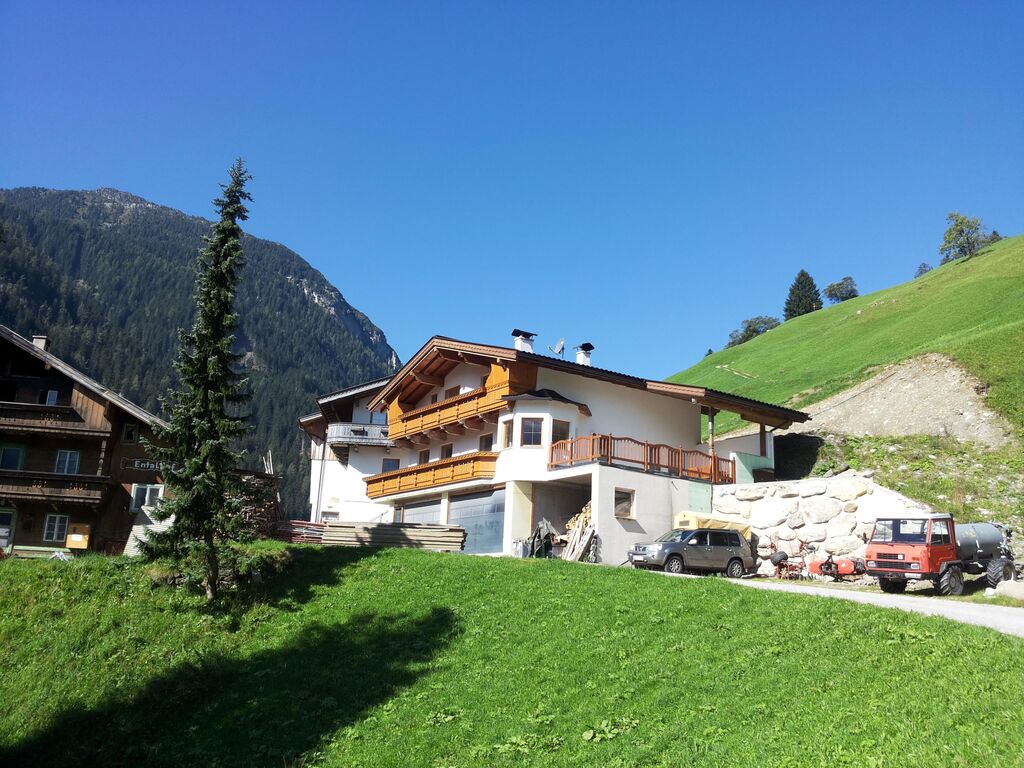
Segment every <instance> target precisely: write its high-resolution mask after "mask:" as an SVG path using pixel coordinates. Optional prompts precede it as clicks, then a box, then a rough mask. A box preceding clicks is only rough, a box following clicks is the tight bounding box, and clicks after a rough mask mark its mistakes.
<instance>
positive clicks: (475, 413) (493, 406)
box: [388, 363, 537, 442]
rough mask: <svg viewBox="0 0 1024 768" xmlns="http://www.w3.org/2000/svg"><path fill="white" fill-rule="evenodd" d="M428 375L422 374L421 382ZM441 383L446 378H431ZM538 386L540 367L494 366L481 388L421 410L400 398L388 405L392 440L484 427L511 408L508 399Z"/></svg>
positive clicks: (497, 364)
mask: <svg viewBox="0 0 1024 768" xmlns="http://www.w3.org/2000/svg"><path fill="white" fill-rule="evenodd" d="M414 375H415V374H414ZM424 376H425V375H423V374H421V379H419V381H422V380H423V377H424ZM440 380H443V379H442V378H439V377H438V376H437V375H434V376H430V378H429V379H427V381H429V382H431V383H433V382H436V381H440ZM414 381H417V380H416V379H414ZM536 384H537V368H536V366H532V365H524V364H516V363H511V364H499V363H492V364H491V365H490V371H489V373H488V374H487V378H486V381H485V382H484V384H483V386H482V387H479V388H478V389H474V390H471V391H469V392H463V393H462V394H459V395H456V396H454V397H450V398H446V399H444V400H441V401H440V402H438V403H431V404H430V405H425V406H421V407H419V408H414V407H412V406H411V405H410V404H409V403H406V402H404V401H402V400H400V399H398V398H396V399H395V400H393V401H392V402H391V403H390V404H389V405H388V437H390V438H391V439H392V440H399V439H402V438H406V439H411V438H413V436H416V435H421V434H425V433H427V432H429V431H430V430H439V431H442V432H443V431H444V430H445V429H447V428H450V427H454V428H455V429H460V428H469V429H473V428H475V427H477V426H480V427H482V426H483V424H484V423H486V422H487V421H493V419H488V417H489V416H493V415H495V414H497V413H498V411H500V410H501V409H502V408H505V407H507V406H508V403H507V402H506V401H505V399H504V398H505V397H507V396H509V395H517V394H520V393H522V392H526V391H528V390H530V389H532V388H533V387H535V386H536ZM413 442H415V440H413Z"/></svg>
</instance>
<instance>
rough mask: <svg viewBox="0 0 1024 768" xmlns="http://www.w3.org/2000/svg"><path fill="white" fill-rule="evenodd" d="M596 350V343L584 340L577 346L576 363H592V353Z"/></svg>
mask: <svg viewBox="0 0 1024 768" xmlns="http://www.w3.org/2000/svg"><path fill="white" fill-rule="evenodd" d="M593 351H594V345H593V344H591V343H590V342H589V341H584V342H583V343H582V344H580V345H579V346H578V347H576V365H590V353H591V352H593Z"/></svg>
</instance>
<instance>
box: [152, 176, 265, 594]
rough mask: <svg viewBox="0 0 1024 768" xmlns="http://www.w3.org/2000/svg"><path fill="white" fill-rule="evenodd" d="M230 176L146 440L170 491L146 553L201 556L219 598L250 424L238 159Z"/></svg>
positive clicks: (236, 521)
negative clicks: (173, 379)
mask: <svg viewBox="0 0 1024 768" xmlns="http://www.w3.org/2000/svg"><path fill="white" fill-rule="evenodd" d="M230 174H231V183H230V184H228V185H227V186H223V185H222V188H223V190H224V193H223V196H222V197H220V198H217V199H216V200H214V205H215V206H216V208H217V211H218V213H219V214H220V221H218V222H217V223H216V224H214V225H213V233H212V236H211V237H208V238H207V240H206V247H205V248H204V249H203V251H202V252H201V253H200V255H199V270H198V275H197V277H196V287H195V303H196V319H195V324H194V325H193V326H192V330H191V331H189V332H185V331H180V332H179V347H178V357H177V360H176V361H175V364H174V367H175V369H176V370H177V372H178V376H179V379H180V383H179V384H178V387H177V389H176V390H174V391H172V392H171V393H169V395H168V397H167V398H166V399H165V401H164V404H165V406H166V407H167V408H168V409H169V410H170V424H169V426H168V427H167V428H166V429H158V430H156V434H155V442H154V443H152V444H149V445H148V446H147V447H148V448H149V450H150V453H151V455H152V456H153V457H154V458H155V459H156V460H158V461H159V462H160V463H161V471H162V473H163V476H164V482H165V483H166V486H167V489H168V491H169V492H170V493H169V498H168V499H167V500H166V501H164V502H162V503H161V504H160V505H158V509H157V512H156V517H157V519H159V520H166V519H168V518H169V517H171V516H172V515H173V516H174V522H173V524H172V525H171V526H170V527H169V528H168V529H167V530H165V531H163V532H160V533H153V534H151V535H150V540H149V543H148V544H147V546H146V550H147V554H149V555H150V556H151V557H155V556H161V555H167V556H171V557H173V558H174V559H175V560H176V561H177V562H178V563H180V564H187V565H189V566H193V565H198V570H199V572H200V573H202V574H203V584H204V586H205V588H206V599H207V600H215V599H216V597H217V590H218V584H219V581H220V572H221V568H220V566H221V559H222V556H223V553H222V548H223V547H224V544H225V543H226V542H228V541H230V540H234V539H238V538H240V537H242V536H243V535H244V533H243V521H242V514H241V507H242V494H241V489H240V483H239V479H238V475H237V474H236V467H237V466H238V465H239V462H240V460H241V454H240V452H238V451H237V450H236V449H235V447H234V446H235V445H236V443H237V441H238V439H239V438H241V437H242V436H243V435H244V434H245V432H246V430H247V429H248V427H247V425H246V423H245V421H246V420H245V418H244V417H240V416H238V415H236V413H237V411H238V410H239V408H240V407H241V406H242V405H244V404H245V403H246V402H248V399H249V398H248V395H247V394H246V393H245V391H244V386H245V381H244V380H243V379H242V377H241V376H240V375H239V374H238V373H236V370H235V369H236V367H237V366H238V364H239V359H240V355H238V354H236V353H235V352H233V351H232V345H233V343H234V339H235V337H234V332H235V330H236V329H237V327H238V315H237V314H236V313H235V310H234V302H235V290H236V287H237V285H238V272H239V270H240V269H241V267H242V266H243V265H244V263H245V262H244V258H243V256H242V247H241V243H240V241H241V238H242V228H241V226H239V222H240V221H245V220H246V219H247V218H248V210H247V209H246V207H245V201H247V200H251V199H252V198H251V197H250V196H249V193H248V192H246V191H245V183H246V181H248V180H249V179H250V176H249V174H248V172H246V170H245V166H244V165H243V163H242V161H241V160H237V161H235V164H234V165H233V166H232V167H231V170H230Z"/></svg>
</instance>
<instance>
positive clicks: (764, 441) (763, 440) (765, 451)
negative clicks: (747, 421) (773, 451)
mask: <svg viewBox="0 0 1024 768" xmlns="http://www.w3.org/2000/svg"><path fill="white" fill-rule="evenodd" d="M760 426H761V431H760V435H759V437H760V438H761V455H762V456H767V455H768V440H767V438H766V437H765V433H764V424H763V423H762V424H761V425H760Z"/></svg>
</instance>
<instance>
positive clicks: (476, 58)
mask: <svg viewBox="0 0 1024 768" xmlns="http://www.w3.org/2000/svg"><path fill="white" fill-rule="evenodd" d="M1022 33H1024V4H1020V3H988V2H986V3H966V2H965V3H958V4H954V3H942V2H928V3H898V4H897V3H841V4H840V3H832V4H827V3H814V2H806V3H790V4H786V3H772V4H765V3H750V4H742V3H741V4H726V3H707V4H704V5H701V6H696V5H694V6H690V5H687V4H683V3H657V2H646V3H626V2H622V3H603V2H602V3H597V2H582V3H550V2H545V3H535V4H529V3H500V4H499V3H486V2H484V3H481V2H467V3H464V4H462V3H404V4H393V3H387V2H372V3H360V4H351V3H349V4H341V3H323V4H317V3H305V2H304V3H267V4H263V3H259V2H247V3H242V4H239V3H231V4H227V3H225V4H217V3H206V2H203V3H198V2H197V3H187V2H174V3H159V4H158V3H138V2H132V3H123V4H121V3H116V2H108V1H107V0H104V2H100V3H48V2H43V1H41V0H32V2H22V1H21V0H5V1H4V2H3V3H0V104H2V107H0V187H13V186H46V187H57V188H73V189H92V188H96V187H101V186H109V187H117V188H120V189H124V190H127V191H130V192H134V193H136V194H138V195H141V196H143V197H145V198H148V199H150V200H152V201H154V202H157V203H161V204H164V205H169V206H172V207H175V208H180V209H182V210H184V211H186V212H188V213H191V214H198V215H204V216H209V215H210V214H211V205H210V200H211V199H212V197H213V196H214V195H215V194H216V192H217V186H216V185H217V183H219V182H220V181H222V180H223V179H224V177H225V172H226V169H227V167H228V165H229V164H230V163H231V161H232V159H233V158H235V157H236V156H239V155H241V156H243V157H244V158H245V159H246V161H247V162H248V164H249V166H250V169H251V171H252V173H253V176H254V177H255V178H254V181H253V183H252V185H251V190H252V193H253V195H254V197H255V203H254V205H253V206H252V217H251V219H250V222H249V225H248V230H249V231H250V232H252V233H253V234H256V235H258V236H261V237H266V238H269V239H272V240H276V241H278V242H281V243H284V244H285V245H287V246H289V247H291V248H293V249H294V250H295V251H297V252H298V253H300V254H301V255H302V256H304V257H305V258H306V259H307V260H308V261H309V262H310V263H311V264H313V266H314V267H316V268H318V269H319V270H321V271H322V272H323V273H324V274H325V275H326V276H327V278H328V279H330V280H331V281H332V282H333V283H334V284H335V285H337V286H338V287H339V288H340V289H341V291H342V292H343V293H344V294H345V296H346V298H347V299H348V300H349V301H350V302H351V303H352V304H353V305H355V306H356V307H358V308H359V309H361V310H363V311H364V312H366V313H367V314H368V315H369V316H370V317H371V318H372V319H373V321H374V322H376V323H377V324H378V325H379V326H381V328H383V330H384V331H385V333H386V334H387V335H388V338H389V340H390V341H391V343H392V345H393V346H394V347H395V348H396V349H397V351H398V353H399V355H400V356H401V357H402V358H403V359H404V358H407V357H408V356H410V355H411V354H412V353H413V352H415V350H416V349H418V348H419V346H420V345H421V344H422V342H423V341H425V340H426V339H427V338H428V337H429V336H430V335H432V334H435V333H440V334H445V335H449V336H455V337H459V338H466V339H471V340H479V341H485V342H498V343H501V342H506V341H508V340H509V335H508V334H509V331H510V329H511V328H512V327H513V326H518V327H521V328H526V329H527V330H531V331H536V332H537V333H538V334H540V336H539V338H538V341H539V342H540V344H541V345H542V348H543V346H544V345H548V344H554V342H555V341H556V340H557V339H558V338H559V337H565V338H566V340H567V342H568V344H569V346H571V345H573V344H575V343H579V342H581V341H585V340H586V341H591V342H592V343H594V344H595V345H596V347H597V349H596V351H595V352H594V362H595V364H597V365H601V366H604V367H609V368H615V369H619V370H623V371H627V372H631V373H637V374H643V375H649V376H652V377H663V376H668V375H670V374H672V373H674V372H675V371H677V370H680V369H682V368H684V367H686V366H688V365H690V364H691V363H693V362H695V361H696V360H698V359H699V358H700V357H701V356H702V355H703V353H704V352H705V351H706V349H707V348H708V347H714V348H715V349H718V348H720V347H721V346H722V345H723V344H724V342H725V341H726V339H727V337H728V333H729V331H730V330H731V329H733V328H736V327H737V326H738V325H739V323H740V321H741V320H742V319H743V318H745V317H750V316H752V315H756V314H776V315H781V309H782V303H783V300H784V298H785V293H786V291H787V289H788V286H789V283H790V282H791V281H792V278H793V276H794V274H795V273H796V271H797V270H798V269H800V268H806V269H807V270H808V271H810V272H811V274H812V275H813V276H814V278H815V279H816V280H817V281H818V284H819V286H822V287H823V286H824V285H825V284H826V283H828V282H831V281H833V280H836V279H838V278H840V277H842V276H843V275H847V274H850V275H852V276H853V277H854V278H855V279H856V280H857V282H858V284H859V285H860V287H861V290H862V292H867V291H871V290H876V289H879V288H883V287H886V286H888V285H891V284H893V283H896V282H902V281H903V280H906V279H908V278H909V277H911V276H912V274H913V272H914V270H915V268H916V266H917V264H918V263H919V262H921V261H929V262H932V263H934V262H935V261H936V260H937V255H936V248H937V246H938V243H939V241H940V240H941V236H942V230H943V228H944V221H943V220H944V217H945V215H946V213H947V212H948V211H950V210H954V209H957V210H960V211H963V212H967V213H970V214H972V215H976V216H980V217H982V219H983V220H984V221H985V223H986V224H987V225H988V226H989V227H995V228H996V229H998V230H999V231H1000V232H1001V233H1003V234H1018V233H1021V232H1024V183H1022V178H1024V175H1022V170H1024V99H1022V98H1021V95H1022V91H1021V83H1022V82H1024V48H1022V46H1021V40H1022V39H1024V34H1022Z"/></svg>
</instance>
